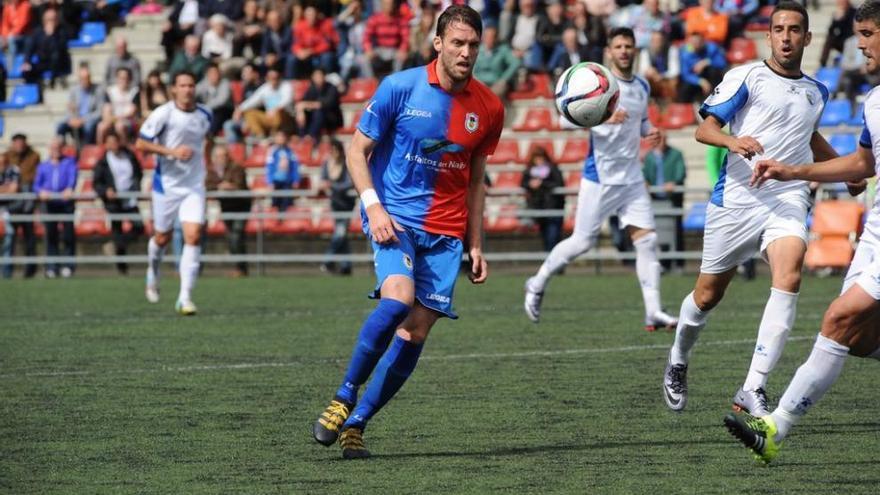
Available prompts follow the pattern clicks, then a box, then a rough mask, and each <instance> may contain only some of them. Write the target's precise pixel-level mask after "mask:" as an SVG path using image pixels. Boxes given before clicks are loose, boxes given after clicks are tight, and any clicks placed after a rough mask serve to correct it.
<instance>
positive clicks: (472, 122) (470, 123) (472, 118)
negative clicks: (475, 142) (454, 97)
mask: <svg viewBox="0 0 880 495" xmlns="http://www.w3.org/2000/svg"><path fill="white" fill-rule="evenodd" d="M464 128H465V129H467V131H468V132H477V129H479V128H480V117H479V116H477V114H475V113H474V112H469V113H468V114H467V115H465V116H464Z"/></svg>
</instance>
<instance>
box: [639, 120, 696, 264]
mask: <svg viewBox="0 0 880 495" xmlns="http://www.w3.org/2000/svg"><path fill="white" fill-rule="evenodd" d="M642 172H643V173H644V176H645V182H647V183H648V186H651V187H661V188H663V191H662V192H651V197H652V198H653V199H655V200H669V201H670V205H671V206H672V207H673V208H682V207H683V206H684V193H683V192H680V191H678V192H676V191H675V188H676V187H681V186H684V180H685V177H686V175H687V167H685V163H684V155H682V153H681V151H679V150H678V149H676V148H673V147H672V146H669V143H668V142H667V139H666V132H665V131H660V141H659V142H658V143H657V146H656V147H654V149H652V150H651V151H650V152H648V154H647V155H645V162H644V168H643V169H642ZM674 221H675V244H674V245H673V246H671V247H672V249H673V251H682V250H683V249H684V229H683V227H682V216H681V215H680V214H679V215H675V216H674ZM661 263H663V266H664V267H665V268H666V269H669V267H670V266H671V265H672V264H671V262H670V260H663V261H662V262H661ZM675 264H676V266H677V267H678V268H679V269H682V268H684V259H676V260H675Z"/></svg>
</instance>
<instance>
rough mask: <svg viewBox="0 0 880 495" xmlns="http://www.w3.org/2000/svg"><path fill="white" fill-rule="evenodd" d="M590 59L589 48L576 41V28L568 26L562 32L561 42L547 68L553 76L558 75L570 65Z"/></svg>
mask: <svg viewBox="0 0 880 495" xmlns="http://www.w3.org/2000/svg"><path fill="white" fill-rule="evenodd" d="M588 60H590V49H589V47H587V46H586V45H582V44H580V43H578V35H577V29H575V28H574V27H569V28H568V29H566V30H565V32H563V33H562V43H561V44H560V45H559V46H558V47H557V49H556V51H555V52H554V53H553V56H552V57H550V63H549V64H547V68H548V69H550V71H551V72H552V73H553V76H554V77H559V76H560V75H561V74H562V73H563V72H565V70H566V69H568V68H569V67H571V66H572V65H577V64H579V63H581V62H586V61H588Z"/></svg>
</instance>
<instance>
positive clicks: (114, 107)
mask: <svg viewBox="0 0 880 495" xmlns="http://www.w3.org/2000/svg"><path fill="white" fill-rule="evenodd" d="M140 93H141V92H140V88H138V86H137V85H136V84H132V82H131V71H129V70H128V69H126V68H125V67H122V68H120V69H118V70H117V71H116V84H114V85H113V86H110V87H109V88H107V91H106V93H105V96H104V108H103V109H102V113H101V121H100V122H99V123H98V136H97V138H98V142H99V143H103V142H104V134H106V133H107V131H109V130H111V129H113V130H114V131H115V132H116V134H117V135H119V136H126V138H127V137H128V136H129V135H130V134H131V132H132V130H134V126H135V125H136V124H137V119H138V117H139V115H140V106H139V105H140V103H141V99H140ZM126 140H127V139H126Z"/></svg>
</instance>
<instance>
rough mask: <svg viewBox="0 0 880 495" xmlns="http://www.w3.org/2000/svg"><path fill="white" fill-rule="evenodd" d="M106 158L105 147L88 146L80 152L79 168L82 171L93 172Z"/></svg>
mask: <svg viewBox="0 0 880 495" xmlns="http://www.w3.org/2000/svg"><path fill="white" fill-rule="evenodd" d="M103 156H104V147H103V146H97V145H94V144H87V145H85V146H83V147H82V149H81V150H80V152H79V163H77V166H78V167H79V169H80V170H91V169H93V168H95V164H96V163H98V160H100V159H101V157H103Z"/></svg>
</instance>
